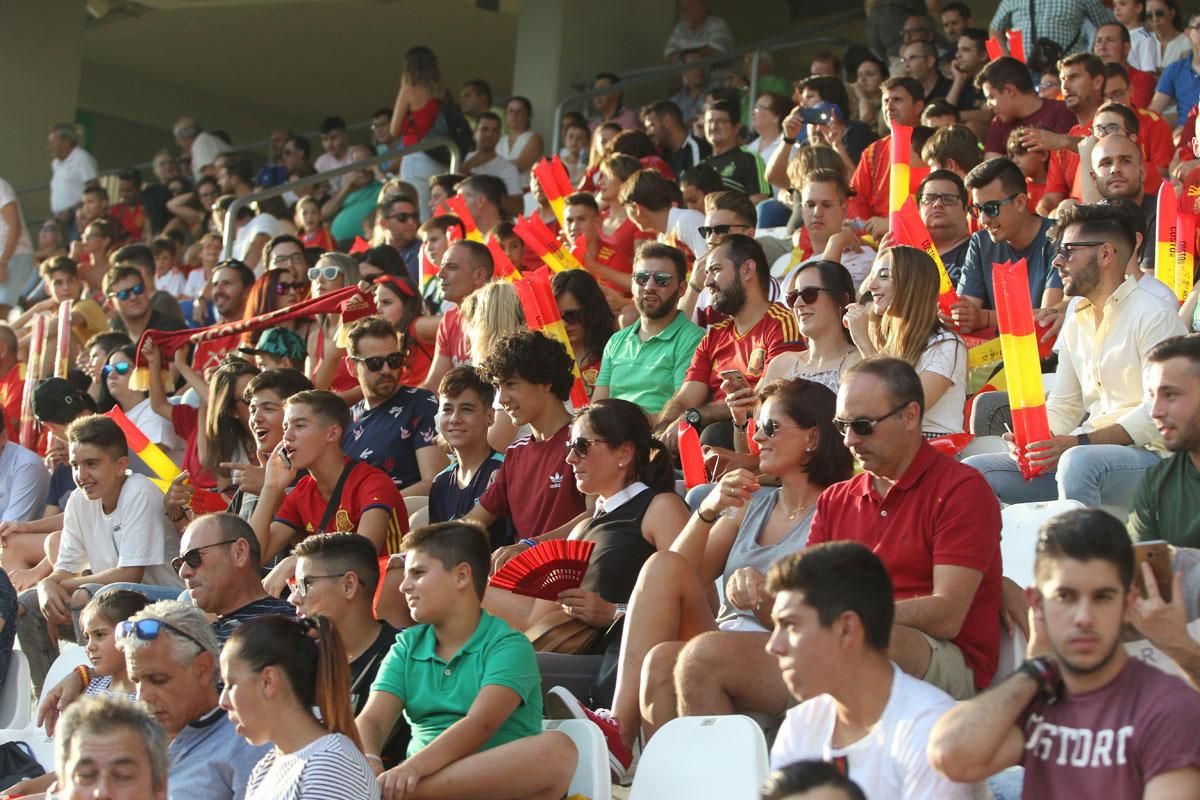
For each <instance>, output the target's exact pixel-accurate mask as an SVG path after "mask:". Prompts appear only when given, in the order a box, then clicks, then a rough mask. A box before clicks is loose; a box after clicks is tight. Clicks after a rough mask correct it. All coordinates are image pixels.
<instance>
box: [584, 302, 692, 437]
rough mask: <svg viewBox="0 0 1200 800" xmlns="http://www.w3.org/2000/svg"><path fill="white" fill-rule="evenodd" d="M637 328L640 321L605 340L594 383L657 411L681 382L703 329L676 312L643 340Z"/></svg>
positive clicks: (610, 392) (645, 407)
mask: <svg viewBox="0 0 1200 800" xmlns="http://www.w3.org/2000/svg"><path fill="white" fill-rule="evenodd" d="M640 329H641V322H640V321H639V322H637V323H635V324H633V325H630V326H629V327H628V328H622V329H621V330H619V331H617V332H616V333H614V334H613V335H612V337H611V338H610V339H609V340H608V344H607V345H605V347H604V358H603V360H602V361H601V362H600V374H599V375H597V376H596V385H597V386H607V387H608V396H609V397H615V398H618V399H621V400H628V401H629V402H631V403H636V404H637V405H639V406H641V407H642V410H643V411H645V412H646V413H647V414H657V413H658V412H659V411H662V409H663V406H665V405H666V404H667V401H668V400H670V399H671V397H672V396H674V394H675V392H677V391H679V387H680V386H681V385H683V376H684V374H685V373H686V372H687V368H688V365H689V364H691V363H692V356H694V355H695V354H696V348H697V347H698V346H699V344H700V340H701V339H703V338H704V329H703V328H701V327H700V326H699V325H697V324H696V323H694V322H692V321H691V320H689V319H688V318H687V316H686V315H685V314H682V313H679V312H676V314H675V319H673V320H672V321H671V324H670V325H668V326H667V327H666V328H664V329H663V330H662V332H661V333H659V334H658V335H657V336H653V337H651V338H650V339H648V340H646V341H644V342H643V341H642V340H641V339H640V338H638V331H639V330H640Z"/></svg>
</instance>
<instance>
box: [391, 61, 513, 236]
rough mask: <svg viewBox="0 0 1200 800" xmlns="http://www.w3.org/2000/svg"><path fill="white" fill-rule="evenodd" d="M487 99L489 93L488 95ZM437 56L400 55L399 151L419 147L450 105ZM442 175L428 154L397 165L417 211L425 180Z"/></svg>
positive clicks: (423, 200) (425, 195)
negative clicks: (412, 193)
mask: <svg viewBox="0 0 1200 800" xmlns="http://www.w3.org/2000/svg"><path fill="white" fill-rule="evenodd" d="M489 95H490V92H489ZM450 102H452V101H451V98H450V94H449V92H448V91H447V89H446V84H445V83H444V82H443V80H442V71H441V68H440V67H439V66H438V60H437V56H436V55H435V54H434V52H433V51H432V50H430V49H429V48H428V47H412V48H409V49H408V51H407V52H405V54H404V73H403V74H402V75H401V76H400V91H399V92H398V93H397V95H396V102H395V104H394V105H393V107H392V136H393V137H397V138H399V140H400V146H401V147H411V146H412V145H415V144H418V143H420V141H421V140H422V139H424V138H425V137H426V136H427V135H428V134H429V132H430V131H431V130H432V129H433V126H434V124H435V123H436V122H437V119H438V116H439V115H440V114H441V112H442V108H443V107H444V106H445V105H446V104H447V103H450ZM445 171H446V168H445V165H444V164H441V163H439V162H438V161H435V160H434V159H433V158H432V157H431V156H430V155H429V154H428V153H413V154H411V155H407V156H405V157H404V159H403V160H402V161H401V162H400V180H402V181H405V182H406V183H409V184H411V185H412V186H413V188H415V189H416V190H417V210H418V211H419V212H421V213H424V209H426V208H429V207H430V205H429V179H430V178H432V177H433V176H434V175H440V174H442V173H444V172H445Z"/></svg>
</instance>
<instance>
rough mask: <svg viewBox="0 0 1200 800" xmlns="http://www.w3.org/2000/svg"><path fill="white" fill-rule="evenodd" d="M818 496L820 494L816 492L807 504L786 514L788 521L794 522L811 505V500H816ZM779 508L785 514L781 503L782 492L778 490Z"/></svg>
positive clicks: (785, 509)
mask: <svg viewBox="0 0 1200 800" xmlns="http://www.w3.org/2000/svg"><path fill="white" fill-rule="evenodd" d="M820 494H821V493H820V492H817V493H816V494H815V495H813V496H812V497H810V498H809V499H808V501H807V502H805V503H804V504H802V505H800V506H799V507H798V508H797V509H796V510H795V511H793V512H791V513H790V514H788V515H787V518H788V520H789V521H791V520H794V519H795V518H796V517H798V516H800V514H801V512H803V511H804V510H805V509H806V508H808V507H809V506H810V505H812V502H813V500H816V499H817V497H818V496H819V495H820ZM779 507H780V508H782V509H783V510H784V512H785V513H786V512H787V506H786V505H784V503H783V490H782V489H780V494H779Z"/></svg>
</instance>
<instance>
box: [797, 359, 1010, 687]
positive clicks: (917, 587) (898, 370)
mask: <svg viewBox="0 0 1200 800" xmlns="http://www.w3.org/2000/svg"><path fill="white" fill-rule="evenodd" d="M923 413H924V393H923V392H922V390H921V381H920V378H918V377H917V373H916V371H915V370H913V368H912V367H911V366H910V365H909V364H908V363H907V362H904V361H900V360H898V359H891V358H876V359H869V360H867V361H862V362H860V363H858V364H857V365H855V366H853V367H851V368H850V369H849V370H848V371H847V372H846V374H845V375H844V376H843V377H842V385H841V389H840V390H839V391H838V399H837V417H836V418H835V422H836V423H837V424H838V426H839V428H841V429H843V430H844V431H845V433H844V434H843V435H844V436H845V440H846V445H847V446H848V447H849V448H850V450H851V451H852V452H853V453H854V455H855V456H856V457H857V458H858V459H859V460H860V461H861V462H862V465H863V472H862V473H861V474H859V475H857V476H855V477H854V478H851V479H850V480H848V481H844V482H843V483H837V484H834V485H833V486H831V487H829V488H828V489H826V490H825V491H824V492H823V493H822V494H821V496H820V498H819V499H818V500H817V510H816V514H815V515H814V516H813V521H812V527H811V529H810V533H809V535H808V544H809V545H814V544H820V543H822V542H830V541H856V542H861V543H863V544H864V545H866V546H867V547H869V548H871V550H873V551H874V552H875V554H876V555H878V556H879V557H880V558H881V559H883V563H884V564H885V565H886V566H887V568H888V573H889V574H890V575H891V577H892V583H893V585H894V586H895V591H896V617H895V623H894V625H893V629H892V639H891V646H890V648H889V651H888V655H889V657H890V658H891V660H892V661H895V662H896V663H897V664H898V665H899V666H900V668H901V669H903V670H904V671H905V672H907V673H908V674H910V675H912V676H914V677H917V678H922V679H924V680H926V681H929V682H930V683H932V684H934V685H936V686H938V687H940V688H941V689H943V690H945V691H946V692H948V693H949V694H950V695H951V696H953V697H955V698H957V699H963V698H967V697H971V696H973V695H974V694H975V692H976V690H979V689H985V688H987V686H988V684H989V683H990V682H991V679H992V676H993V675H994V674H995V672H996V665H997V660H998V654H999V644H1000V581H1001V563H1000V504H999V502H998V501H997V500H996V495H995V493H994V492H993V491H992V490H991V487H989V486H988V484H987V481H986V480H980V477H981V476H979V475H972V474H971V472H972V470H971V468H970V467H967V466H965V465H963V464H960V463H958V462H957V461H955V460H954V459H952V458H950V457H948V456H945V455H942V454H941V453H939V452H938V451H937V450H935V449H934V448H933V447H931V446H930V445H929V444H928V443H927V442H925V440H924V438H923V437H922V435H921V417H922V415H923Z"/></svg>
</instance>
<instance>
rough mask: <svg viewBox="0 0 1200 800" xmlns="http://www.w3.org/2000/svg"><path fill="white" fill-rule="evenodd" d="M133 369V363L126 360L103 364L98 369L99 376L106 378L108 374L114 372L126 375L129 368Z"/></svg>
mask: <svg viewBox="0 0 1200 800" xmlns="http://www.w3.org/2000/svg"><path fill="white" fill-rule="evenodd" d="M131 369H133V364H130V363H129V362H128V361H118V362H117V363H115V364H105V365H104V367H103V368H102V369H101V370H100V377H102V378H107V377H108V376H109V374H111V373H113V372H115V373H117V374H118V375H127V374H129V370H131Z"/></svg>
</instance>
